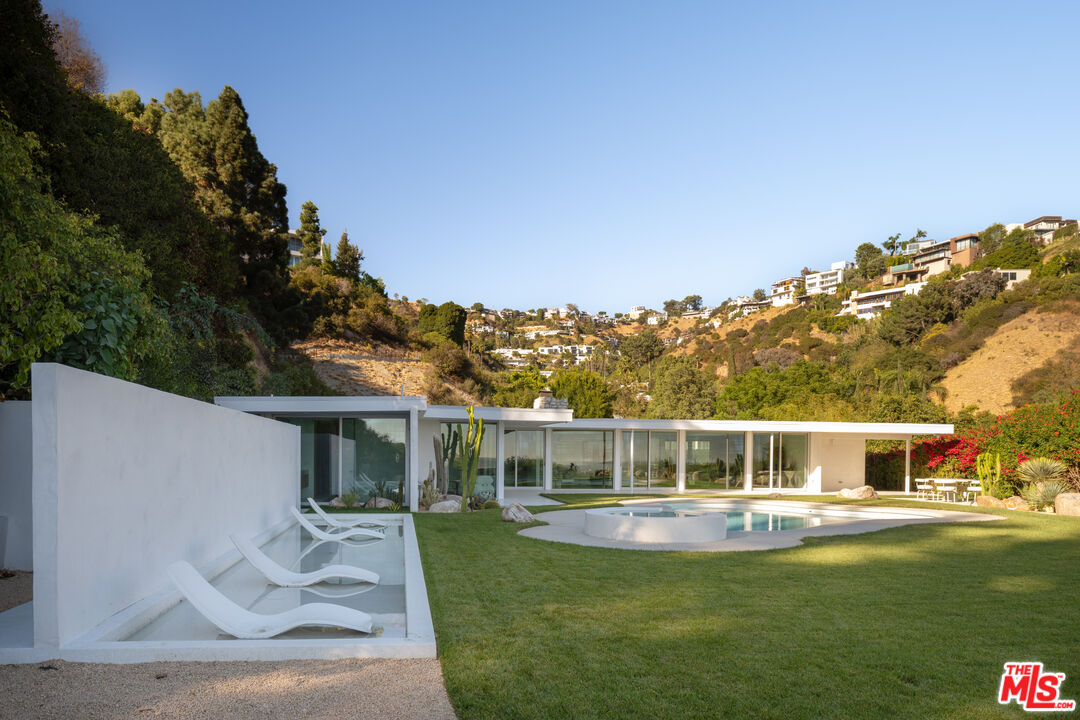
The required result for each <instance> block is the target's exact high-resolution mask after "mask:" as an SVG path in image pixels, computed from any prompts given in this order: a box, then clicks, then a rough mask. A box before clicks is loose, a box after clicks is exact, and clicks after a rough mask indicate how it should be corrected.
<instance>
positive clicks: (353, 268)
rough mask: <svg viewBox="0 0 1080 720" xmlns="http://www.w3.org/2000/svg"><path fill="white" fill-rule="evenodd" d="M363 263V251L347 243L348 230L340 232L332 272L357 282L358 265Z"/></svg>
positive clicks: (358, 276)
mask: <svg viewBox="0 0 1080 720" xmlns="http://www.w3.org/2000/svg"><path fill="white" fill-rule="evenodd" d="M363 261H364V251H363V250H360V249H358V248H357V247H356V246H355V245H353V244H352V243H351V242H349V231H348V230H345V231H342V233H341V239H340V240H338V246H337V255H336V256H335V257H334V270H335V271H336V272H337V274H338V275H340V276H341V277H343V278H348V279H349V280H352V281H353V282H359V280H360V264H361V263H362V262H363ZM403 300H404V298H403ZM406 302H407V301H406Z"/></svg>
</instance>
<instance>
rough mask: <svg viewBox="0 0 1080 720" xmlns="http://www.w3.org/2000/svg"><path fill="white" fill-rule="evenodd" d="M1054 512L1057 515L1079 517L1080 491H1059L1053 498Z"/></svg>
mask: <svg viewBox="0 0 1080 720" xmlns="http://www.w3.org/2000/svg"><path fill="white" fill-rule="evenodd" d="M1054 512H1055V513H1057V514H1058V515H1073V516H1074V517H1080V493H1074V492H1072V493H1061V494H1060V495H1058V496H1057V497H1056V498H1054Z"/></svg>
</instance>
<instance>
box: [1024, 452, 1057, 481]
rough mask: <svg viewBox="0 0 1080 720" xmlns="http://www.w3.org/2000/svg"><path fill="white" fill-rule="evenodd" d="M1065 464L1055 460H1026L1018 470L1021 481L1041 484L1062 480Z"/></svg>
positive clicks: (1042, 458) (1040, 458)
mask: <svg viewBox="0 0 1080 720" xmlns="http://www.w3.org/2000/svg"><path fill="white" fill-rule="evenodd" d="M1066 469H1067V468H1066V467H1065V465H1064V463H1060V462H1058V461H1057V460H1054V459H1053V458H1047V457H1037V458H1031V459H1030V460H1025V461H1024V462H1022V463H1020V465H1019V466H1018V467H1017V468H1016V472H1017V473H1018V474H1019V475H1020V479H1021V480H1023V481H1024V482H1026V483H1040V482H1046V481H1048V480H1061V478H1062V477H1064V475H1065V470H1066Z"/></svg>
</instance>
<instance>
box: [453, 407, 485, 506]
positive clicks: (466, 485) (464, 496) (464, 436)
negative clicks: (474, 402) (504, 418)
mask: <svg viewBox="0 0 1080 720" xmlns="http://www.w3.org/2000/svg"><path fill="white" fill-rule="evenodd" d="M466 412H468V414H469V424H468V426H467V427H466V428H465V430H464V431H463V432H459V433H458V434H457V447H458V453H459V454H460V455H461V511H462V512H465V511H466V510H468V508H469V498H471V497H472V494H473V492H474V491H475V490H476V474H477V471H478V470H479V469H480V443H481V442H482V441H483V439H484V419H483V418H477V417H474V416H473V407H472V406H471V405H470V406H469V407H468V409H467V410H466Z"/></svg>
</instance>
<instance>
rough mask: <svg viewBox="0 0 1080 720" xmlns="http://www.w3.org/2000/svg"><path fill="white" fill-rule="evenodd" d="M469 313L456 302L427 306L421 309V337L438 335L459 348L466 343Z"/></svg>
mask: <svg viewBox="0 0 1080 720" xmlns="http://www.w3.org/2000/svg"><path fill="white" fill-rule="evenodd" d="M467 317H468V313H467V312H466V311H465V308H463V307H461V306H460V305H458V304H457V303H455V302H444V303H443V304H442V305H439V306H438V307H436V306H434V305H431V304H426V305H424V306H422V307H421V308H420V316H419V319H418V320H417V325H416V327H417V330H419V332H420V334H421V335H426V334H427V333H432V332H433V333H437V334H439V335H441V336H442V337H444V338H446V339H447V340H449V341H451V342H452V343H454V344H455V345H457V346H459V347H460V346H461V345H463V344H464V343H465V320H466V318H467Z"/></svg>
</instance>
